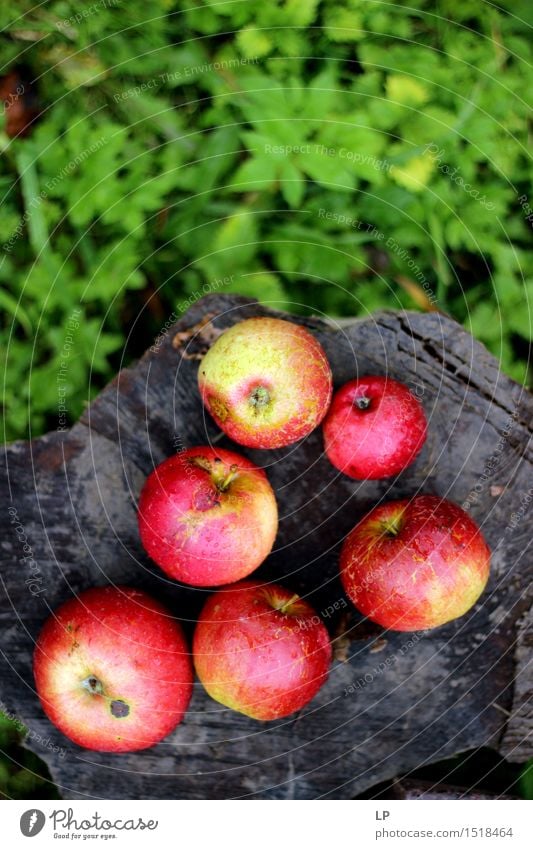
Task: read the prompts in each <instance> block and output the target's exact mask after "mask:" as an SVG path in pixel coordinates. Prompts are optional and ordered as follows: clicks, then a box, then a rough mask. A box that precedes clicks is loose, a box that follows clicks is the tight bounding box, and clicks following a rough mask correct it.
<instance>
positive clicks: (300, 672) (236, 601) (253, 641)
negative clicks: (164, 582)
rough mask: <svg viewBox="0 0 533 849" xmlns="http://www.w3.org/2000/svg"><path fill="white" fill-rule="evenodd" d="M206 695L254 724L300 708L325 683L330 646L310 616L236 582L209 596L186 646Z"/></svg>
mask: <svg viewBox="0 0 533 849" xmlns="http://www.w3.org/2000/svg"><path fill="white" fill-rule="evenodd" d="M193 657H194V664H195V667H196V672H197V674H198V677H199V678H200V681H201V682H202V684H203V685H204V687H205V689H206V690H207V692H208V693H209V695H210V696H211V697H212V698H213V699H215V700H216V701H217V702H220V703H221V704H223V705H225V706H226V707H229V708H231V709H232V710H236V711H239V712H240V713H244V714H246V715H247V716H251V717H252V718H253V719H263V720H267V719H280V718H281V717H283V716H288V715H289V714H291V713H294V711H296V710H300V709H301V708H303V707H304V705H306V704H307V703H308V702H309V701H310V700H311V699H312V698H313V697H314V696H315V695H316V693H317V692H318V690H319V689H320V687H321V686H322V684H323V683H324V682H325V680H326V678H327V676H328V669H329V665H330V663H331V643H330V640H329V636H328V632H327V630H326V628H325V626H324V624H323V622H322V621H321V619H320V617H319V616H318V615H317V614H316V613H315V611H314V610H313V608H312V607H311V606H310V605H309V604H308V603H307V602H305V601H303V599H301V598H300V597H299V596H298V595H296V594H295V593H293V592H291V591H290V590H287V589H285V588H284V587H280V586H278V585H277V584H261V583H259V582H258V581H242V582H241V583H239V584H236V585H235V586H233V587H229V588H228V589H222V590H219V591H218V592H217V593H215V594H214V595H212V596H211V597H210V598H209V599H208V601H207V603H206V604H205V606H204V609H203V610H202V613H201V615H200V618H199V620H198V624H197V626H196V630H195V633H194V641H193Z"/></svg>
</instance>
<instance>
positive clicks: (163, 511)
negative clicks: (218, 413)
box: [139, 446, 278, 587]
mask: <svg viewBox="0 0 533 849" xmlns="http://www.w3.org/2000/svg"><path fill="white" fill-rule="evenodd" d="M277 527H278V509H277V504H276V498H275V496H274V492H273V490H272V487H271V486H270V484H269V482H268V479H267V476H266V474H265V472H264V471H263V470H262V469H259V468H258V467H257V466H255V465H254V464H253V463H251V462H250V461H249V460H247V459H246V458H245V457H241V456H240V455H239V454H235V453H234V452H233V451H225V450H223V449H221V448H220V449H214V448H210V447H208V446H199V447H198V448H189V449H187V450H186V451H182V452H181V453H179V454H176V455H174V456H173V457H169V459H168V460H165V461H164V462H163V463H161V464H160V465H159V466H157V468H156V469H154V471H153V472H152V473H151V475H150V476H149V477H148V479H147V481H146V483H145V485H144V488H143V490H142V492H141V497H140V499H139V531H140V535H141V540H142V544H143V546H144V548H145V549H146V551H147V552H148V554H149V555H150V557H151V558H152V560H155V562H156V563H157V564H158V565H159V566H160V567H161V569H163V570H164V571H165V572H166V573H167V575H170V577H171V578H174V579H175V580H178V581H182V582H183V583H185V584H190V585H192V586H195V587H212V586H220V585H221V584H229V583H233V582H234V581H238V580H240V579H241V578H244V577H246V576H247V575H249V574H250V573H251V572H253V571H254V569H257V567H258V566H259V565H260V564H261V563H262V562H263V560H264V559H265V557H267V555H268V554H269V553H270V551H271V549H272V546H273V544H274V540H275V538H276V532H277Z"/></svg>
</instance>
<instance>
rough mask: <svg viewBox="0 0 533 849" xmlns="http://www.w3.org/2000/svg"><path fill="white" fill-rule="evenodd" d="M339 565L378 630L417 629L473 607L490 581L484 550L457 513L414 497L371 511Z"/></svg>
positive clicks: (453, 507) (437, 501) (448, 505)
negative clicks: (380, 626) (377, 625)
mask: <svg viewBox="0 0 533 849" xmlns="http://www.w3.org/2000/svg"><path fill="white" fill-rule="evenodd" d="M340 566H341V579H342V583H343V585H344V589H345V590H346V593H347V595H348V597H349V598H350V599H351V601H352V602H353V603H354V605H355V606H356V607H357V609H358V610H360V611H361V613H363V614H364V615H365V616H368V617H369V618H370V619H372V620H374V622H377V623H378V624H379V625H382V626H383V627H384V628H392V629H394V630H396V631H416V630H419V629H425V628H436V627H438V626H439V625H444V623H445V622H450V621H451V620H452V619H457V618H458V617H459V616H462V615H463V614H464V613H466V612H467V610H469V609H470V608H471V607H472V605H473V604H474V603H475V602H476V601H477V600H478V598H479V596H480V595H481V593H482V592H483V589H484V588H485V585H486V583H487V580H488V577H489V567H490V551H489V548H488V546H487V544H486V542H485V540H484V539H483V536H482V535H481V531H480V530H479V528H478V526H477V525H476V523H475V522H474V521H473V520H472V519H471V518H470V516H468V514H467V513H465V511H464V510H463V509H462V508H461V507H459V506H458V505H457V504H454V503H453V502H452V501H447V500H446V499H444V498H438V497H437V496H434V495H419V496H417V497H416V498H413V499H412V500H411V501H409V500H402V501H389V502H388V503H387V504H383V505H381V506H379V507H375V508H374V509H373V510H372V511H371V512H370V513H369V514H368V515H367V516H365V518H364V519H362V520H361V521H360V522H359V524H358V525H356V526H355V528H354V529H353V530H352V531H351V532H350V533H349V534H348V536H347V537H346V539H345V541H344V545H343V548H342V551H341V559H340Z"/></svg>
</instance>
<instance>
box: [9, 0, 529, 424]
mask: <svg viewBox="0 0 533 849" xmlns="http://www.w3.org/2000/svg"><path fill="white" fill-rule="evenodd" d="M500 5H501V4H500ZM518 5H519V6H520V4H518ZM503 7H504V8H508V9H509V12H510V11H512V12H513V14H510V13H509V12H507V11H504V10H503V9H499V8H498V7H495V6H494V5H490V4H484V3H483V2H481V0H475V2H473V1H472V2H464V3H463V4H461V5H460V6H458V5H457V4H456V3H455V2H452V0H441V2H440V3H439V4H438V7H435V4H434V3H432V2H430V0H417V2H415V3H414V4H413V2H407V0H401V1H400V2H398V3H396V4H394V7H393V6H392V5H391V4H390V3H385V2H383V3H380V2H375V3H367V2H363V0H278V2H270V3H259V2H257V3H256V2H253V1H252V0H247V2H230V1H229V0H228V2H220V0H217V2H209V0H197V2H195V3H187V4H182V3H178V2H172V0H154V2H153V3H152V4H150V5H149V7H148V6H147V5H146V3H145V2H144V0H130V2H128V3H125V2H119V0H115V1H114V2H113V0H107V2H106V0H100V2H95V3H87V5H85V6H80V4H79V3H75V2H73V0H51V2H48V3H46V4H40V5H35V4H34V3H32V2H30V0H21V2H19V3H17V4H14V3H8V4H3V5H2V9H1V10H0V25H1V26H2V27H3V28H4V36H3V39H4V43H3V51H2V53H3V57H4V61H5V66H4V72H5V71H7V70H10V69H11V68H12V67H15V66H18V65H20V64H21V63H22V62H23V63H25V65H26V66H27V69H28V72H29V74H30V78H37V79H38V84H37V92H38V101H39V106H40V108H41V110H42V116H41V118H40V120H39V121H38V122H37V123H36V125H35V128H34V131H33V132H32V133H30V134H28V135H27V136H26V137H24V138H16V139H9V138H8V137H7V136H6V134H5V132H3V131H2V130H1V124H0V143H1V150H2V155H1V157H0V187H1V189H2V196H3V201H2V205H1V207H0V244H3V245H4V250H3V257H2V261H1V264H0V284H1V287H2V288H1V290H0V308H1V309H2V314H3V319H2V322H1V324H0V350H1V351H2V353H1V355H0V356H1V359H2V363H1V365H2V367H3V368H2V371H3V372H4V370H5V388H4V412H5V421H6V434H5V435H6V438H8V439H13V438H20V437H24V436H27V435H28V433H29V432H30V426H31V433H32V435H36V434H38V433H40V432H42V431H43V430H45V429H46V428H50V427H52V428H53V427H57V426H58V425H61V424H62V423H63V419H62V418H61V412H62V411H61V409H60V407H61V404H62V405H63V407H65V408H66V413H65V414H66V417H67V422H68V421H69V420H74V419H75V418H76V417H77V416H78V415H79V414H80V412H81V410H82V407H83V404H84V403H85V402H86V401H87V400H89V399H90V398H91V397H92V395H93V394H94V393H96V392H97V391H98V389H99V387H101V386H102V385H103V384H104V383H105V382H106V381H107V380H108V379H109V378H110V377H111V375H112V374H113V373H114V372H115V371H116V369H117V368H118V367H119V366H120V364H121V363H122V362H124V361H128V360H129V359H131V358H132V357H133V356H135V355H137V354H138V353H140V351H141V350H142V349H143V348H144V347H146V346H147V345H149V344H150V342H151V340H152V338H153V336H154V335H155V334H157V332H158V330H159V328H160V326H161V325H162V324H164V322H165V320H166V318H167V316H168V315H170V314H171V313H172V311H174V310H175V309H176V307H177V304H178V303H179V302H180V301H183V300H184V299H185V298H188V297H190V296H191V294H192V293H194V292H196V291H200V290H201V289H202V286H205V285H207V286H208V287H209V286H210V285H212V284H214V283H215V281H217V280H220V278H222V277H226V276H227V277H228V278H230V283H229V284H228V285H227V287H226V288H225V290H226V291H236V292H241V293H243V294H247V295H257V296H259V297H260V298H262V299H263V300H265V301H266V302H268V303H271V304H272V305H274V306H277V307H281V308H287V309H289V310H293V311H295V312H318V313H326V314H329V315H333V316H341V315H353V314H361V315H364V314H367V313H369V312H371V311H373V310H376V309H381V308H393V309H397V308H402V307H406V308H422V309H424V308H426V309H429V308H431V306H432V302H433V304H434V305H435V304H436V306H437V307H438V308H439V309H441V310H442V311H445V312H448V313H450V314H451V315H452V316H454V317H456V318H457V319H458V320H459V321H461V322H463V323H464V324H465V325H466V327H468V328H469V329H470V330H471V332H472V333H473V334H474V335H475V336H477V337H478V338H479V339H480V340H481V341H482V342H484V343H485V344H486V345H487V346H488V347H489V348H490V349H491V350H492V351H493V352H494V353H495V354H496V355H498V356H500V357H501V361H502V366H503V368H504V369H505V370H506V371H507V372H509V373H510V374H511V375H512V376H513V377H515V378H516V379H518V380H525V379H526V377H527V374H526V361H527V358H528V355H529V351H530V347H529V346H530V342H531V320H530V315H529V311H528V298H529V297H530V296H531V295H533V288H532V286H533V284H532V283H531V265H532V259H531V254H530V253H528V251H527V244H528V242H527V240H528V237H529V236H530V232H531V231H530V225H529V224H528V222H527V221H526V216H527V211H526V210H525V207H524V205H523V204H522V205H521V203H520V201H519V198H520V197H521V196H522V195H528V193H529V192H530V189H529V182H528V180H529V176H530V173H529V171H528V156H527V118H528V106H527V103H526V100H527V93H528V92H531V91H533V75H532V74H531V70H530V66H527V63H526V61H525V60H526V58H527V55H528V34H529V33H528V30H527V27H526V25H525V24H524V23H523V22H522V21H521V20H520V18H525V17H526V12H527V8H526V6H524V8H523V9H522V14H521V13H520V8H518V9H517V4H516V3H513V4H511V3H510V2H506V3H504V4H503ZM436 8H438V13H437V12H436ZM148 12H149V13H148ZM514 15H516V17H515V16H514ZM448 18H449V19H448ZM3 120H4V119H3V118H0V122H2V121H3ZM529 198H531V195H530V194H529ZM528 202H529V203H532V201H531V199H530V200H529V201H528ZM532 205H533V203H532ZM213 288H215V287H214V286H213ZM217 291H220V289H217ZM76 325H77V326H76ZM58 376H59V377H60V378H61V380H60V381H58ZM59 386H61V393H62V394H60V393H59V391H58V387H59ZM30 411H31V417H30Z"/></svg>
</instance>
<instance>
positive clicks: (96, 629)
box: [33, 587, 193, 752]
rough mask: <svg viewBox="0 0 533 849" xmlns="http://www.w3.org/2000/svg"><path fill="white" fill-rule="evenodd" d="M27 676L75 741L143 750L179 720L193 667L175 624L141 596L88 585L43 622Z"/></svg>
mask: <svg viewBox="0 0 533 849" xmlns="http://www.w3.org/2000/svg"><path fill="white" fill-rule="evenodd" d="M33 668H34V675H35V684H36V688H37V694H38V696H39V698H40V700H41V704H42V706H43V709H44V712H45V713H46V715H47V716H48V718H49V719H50V720H51V722H53V723H54V725H56V726H57V727H58V728H59V730H60V731H62V732H63V734H65V735H66V736H67V737H69V738H70V739H71V740H72V741H73V742H74V743H77V744H78V745H79V746H83V747H84V748H86V749H96V750H97V751H100V752H132V751H136V750H137V749H146V748H147V747H148V746H153V745H154V744H155V743H157V742H159V740H162V739H163V737H166V736H167V734H170V732H171V731H172V730H173V729H174V728H175V727H176V725H177V724H178V723H179V722H181V720H182V719H183V716H184V714H185V711H186V710H187V705H188V704H189V700H190V698H191V694H192V682H193V671H192V664H191V659H190V656H189V653H188V648H187V644H186V642H185V637H184V635H183V632H182V630H181V627H180V626H179V625H178V623H177V622H176V621H175V620H174V619H173V618H172V616H171V615H170V613H168V611H167V610H165V608H164V607H162V606H161V605H160V604H158V602H156V601H154V599H152V598H150V596H148V595H146V593H143V592H139V590H133V589H130V588H129V587H94V588H93V589H90V590H86V591H85V592H83V593H81V594H80V595H79V596H78V597H77V598H73V599H71V600H70V601H67V602H66V603H65V604H63V605H62V606H61V607H60V608H59V609H58V610H56V611H55V612H54V614H53V615H52V616H50V618H49V619H47V621H46V623H45V625H44V627H43V629H42V631H41V634H40V636H39V639H38V640H37V643H36V646H35V654H34V667H33Z"/></svg>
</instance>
